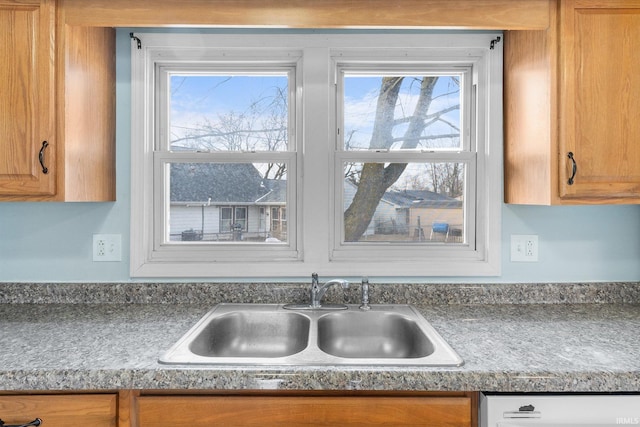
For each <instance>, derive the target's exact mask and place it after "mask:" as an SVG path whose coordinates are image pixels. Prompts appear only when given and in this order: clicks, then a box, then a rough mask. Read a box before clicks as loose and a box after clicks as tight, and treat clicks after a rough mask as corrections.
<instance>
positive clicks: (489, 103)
mask: <svg viewBox="0 0 640 427" xmlns="http://www.w3.org/2000/svg"><path fill="white" fill-rule="evenodd" d="M498 35H500V34H499V33H495V32H492V33H481V34H471V33H469V34H465V33H450V34H449V33H448V34H446V35H443V34H441V33H435V34H431V33H420V32H418V33H417V34H413V33H411V32H409V34H408V35H407V34H393V33H389V34H384V33H383V34H359V33H349V34H348V37H345V36H344V35H343V34H333V33H331V34H321V35H316V34H296V33H293V35H290V34H287V33H286V32H285V33H280V34H268V35H260V36H259V37H256V36H255V35H251V34H225V33H224V31H220V32H219V33H218V34H215V35H207V34H158V33H138V34H136V36H137V37H138V38H139V39H140V40H141V49H137V48H136V44H135V43H133V41H132V45H131V46H132V47H131V49H132V90H131V94H132V100H131V106H132V126H131V132H132V143H131V150H132V155H131V161H132V168H131V169H132V179H131V188H132V190H131V197H132V201H131V211H132V216H131V258H130V259H131V265H130V273H131V276H132V277H208V278H220V279H224V278H229V277H236V278H237V277H240V278H241V277H247V278H249V277H261V278H274V279H278V278H287V277H306V276H308V274H310V273H311V272H314V271H316V272H318V273H320V274H323V275H341V276H345V277H349V276H361V275H369V276H372V277H389V276H392V277H394V278H396V280H416V279H419V278H421V277H428V276H492V275H499V274H500V260H501V251H500V243H501V235H500V221H501V178H502V175H501V165H502V154H501V150H502V104H501V98H502V80H501V76H502V46H501V44H500V43H498V44H495V47H494V48H493V49H490V48H489V46H490V45H491V40H493V39H495V38H496V37H497V36H498ZM407 36H409V37H410V39H407ZM327 43H328V44H327ZM329 44H330V45H329ZM370 46H376V48H375V49H372V48H371V47H370ZM203 52H207V53H211V52H214V53H213V54H212V56H213V57H214V58H220V57H221V56H224V55H226V57H227V58H229V57H230V56H231V57H233V56H234V54H237V55H238V56H239V57H243V58H246V55H247V54H248V53H250V54H251V55H253V56H252V58H258V59H263V60H264V61H267V62H268V61H272V64H288V65H289V66H291V64H292V63H294V62H295V64H296V85H295V87H294V88H293V90H294V93H293V94H292V96H293V99H294V100H295V114H294V115H295V116H296V117H297V119H296V122H295V123H294V124H293V125H292V129H293V131H292V133H294V135H293V139H294V140H295V144H297V145H296V146H295V149H294V151H289V152H287V155H289V156H290V157H288V159H290V161H291V162H292V163H291V165H292V166H293V169H292V170H295V174H294V176H292V177H290V179H288V180H287V186H288V187H290V188H288V194H289V197H292V199H288V200H293V201H295V203H294V205H292V206H289V205H287V207H286V208H287V233H288V235H289V239H291V240H290V242H291V245H289V246H287V248H286V249H284V250H280V251H278V250H276V251H272V250H271V248H270V250H269V251H264V250H261V249H255V248H251V249H250V250H247V249H248V248H247V247H246V246H235V247H232V249H233V250H231V251H228V250H226V248H225V256H224V257H222V258H220V257H219V254H220V253H221V250H220V249H217V250H216V249H214V250H213V252H217V255H215V256H212V255H211V248H210V247H207V245H202V244H201V243H200V242H193V243H192V242H189V244H187V245H174V249H173V250H169V251H167V250H166V248H165V247H163V245H158V244H157V241H154V235H157V228H156V229H154V227H153V226H149V224H148V222H149V221H145V218H155V220H154V222H155V223H156V225H157V221H158V219H157V218H158V213H157V207H156V206H157V201H158V199H159V198H161V197H163V195H162V190H161V189H159V188H158V187H159V186H158V185H155V186H154V181H155V182H156V183H157V182H162V180H163V179H164V178H163V177H162V175H161V174H159V173H158V170H161V169H162V167H161V165H162V163H163V162H166V161H167V160H168V157H167V156H166V153H165V154H163V153H160V154H158V153H154V141H153V135H152V134H153V133H154V132H155V131H156V128H155V126H156V123H154V122H155V121H156V119H155V116H154V113H153V111H152V110H153V108H154V107H153V106H154V105H155V98H154V97H155V95H154V93H152V92H153V90H150V87H154V86H153V85H154V83H153V82H152V80H153V78H154V77H153V75H154V72H155V71H154V68H155V63H156V62H157V59H158V58H162V60H163V61H180V60H182V61H184V60H193V59H194V58H198V57H200V58H202V54H203ZM222 52H225V54H224V55H223V53H222ZM415 52H420V53H421V54H429V55H431V56H432V57H433V58H436V59H437V61H454V62H455V61H459V62H463V61H466V62H467V63H469V62H470V61H475V63H477V64H478V66H481V67H482V68H483V70H484V71H483V72H482V73H480V75H478V76H475V77H474V78H477V79H478V80H479V83H480V84H479V85H478V89H477V93H476V95H475V96H476V99H477V101H476V102H477V104H478V111H480V110H482V111H484V113H483V114H484V115H485V117H486V122H482V123H481V122H478V123H475V122H474V123H473V124H472V126H475V127H476V129H477V134H478V135H481V137H482V138H483V139H484V141H485V142H486V144H485V145H484V146H483V147H481V150H482V151H478V152H477V153H476V154H475V155H476V156H477V159H478V160H477V162H478V165H480V166H479V169H483V170H484V175H482V176H480V175H478V176H477V179H476V180H474V181H473V182H472V185H474V186H475V187H476V188H477V191H476V192H471V193H475V194H477V200H476V199H474V200H469V201H467V200H465V203H473V206H474V207H475V209H476V214H475V219H474V221H473V222H472V223H471V226H472V227H476V226H477V228H476V233H475V238H474V239H473V241H472V242H469V243H470V244H469V245H467V246H466V247H465V250H464V251H460V246H459V245H458V246H448V245H438V246H437V247H435V246H434V247H427V251H426V253H428V254H429V257H428V258H426V259H425V257H424V256H415V255H413V256H412V255H410V254H409V253H408V252H406V250H404V249H401V250H399V251H397V253H398V254H399V255H398V256H396V257H395V258H393V257H392V258H389V257H388V256H386V255H385V254H387V255H388V253H387V251H385V249H384V248H373V249H371V250H369V249H367V250H365V251H362V250H361V248H358V247H357V245H356V247H355V249H353V248H349V246H350V245H343V244H342V242H337V240H339V239H336V232H337V230H338V229H339V225H337V223H339V221H334V220H332V219H331V218H332V217H333V218H339V217H340V216H339V215H338V214H337V212H339V211H340V209H338V208H339V206H338V205H339V200H338V196H339V197H340V198H341V197H342V195H341V191H340V193H337V192H336V191H337V190H336V189H337V188H338V187H340V183H339V180H340V176H339V175H340V173H341V168H339V167H338V166H337V165H338V162H339V161H340V160H339V159H341V158H342V157H341V155H337V154H336V153H337V152H338V151H339V150H337V148H338V144H339V142H338V138H337V137H336V134H337V132H336V130H337V128H338V122H339V119H338V116H337V113H336V111H337V104H336V98H337V91H336V87H337V86H336V84H335V83H336V81H335V79H336V78H337V77H336V73H337V70H338V68H337V67H336V65H337V64H338V63H342V64H349V63H350V64H356V63H358V62H360V63H362V61H364V62H366V61H369V62H371V61H372V58H373V59H374V60H375V58H382V56H384V55H386V56H387V57H389V54H391V57H393V55H396V56H397V57H400V56H402V55H406V54H408V53H415ZM229 53H231V55H229ZM381 55H382V56H381ZM237 58H238V57H236V59H237ZM292 58H295V61H292ZM214 60H215V59H214ZM154 61H155V62H154ZM381 62H384V60H382V59H381ZM318 82H321V83H322V84H317V83H318ZM310 83H312V84H310ZM489 88H490V90H489ZM303 94H304V95H303ZM310 111H311V112H312V113H310ZM150 134H151V135H150ZM360 154H363V153H360ZM391 154H392V155H393V156H397V157H398V158H401V157H402V156H404V157H402V158H403V159H407V160H412V161H415V158H413V159H411V158H410V156H411V154H409V153H391ZM412 154H416V153H412ZM269 155H273V153H268V154H267V157H268V156H269ZM279 155H280V157H282V156H281V153H277V154H275V157H278V156H279ZM367 155H369V154H367ZM260 156H262V157H260ZM393 156H392V157H393ZM365 157H366V156H365ZM417 157H419V158H421V159H436V160H437V159H444V158H446V155H443V154H442V153H420V154H419V155H417ZM213 158H214V156H212V155H211V154H209V156H207V155H206V154H205V155H204V156H202V161H219V159H220V157H217V158H216V159H217V160H212V159H213ZM239 158H242V162H245V161H246V162H261V161H264V158H265V157H264V153H241V154H239V155H229V156H227V158H225V160H224V161H230V162H233V161H238V159H239ZM367 158H368V157H367ZM372 158H375V156H373V157H372ZM185 159H186V157H185ZM183 161H191V160H183ZM154 171H155V172H154ZM479 172H482V171H481V170H480V171H479ZM312 177H314V178H312ZM334 196H335V197H334ZM154 203H156V204H154ZM296 204H297V208H296V206H295V205H296ZM154 212H155V213H154ZM327 236H329V238H327ZM277 246H279V245H275V246H274V247H277ZM456 247H457V248H458V249H456ZM175 249H179V250H175ZM254 249H255V250H254ZM409 252H412V250H409ZM380 260H385V261H389V260H391V261H392V262H386V263H381V262H380ZM247 263H251V268H249V269H247V268H246V264H247Z"/></svg>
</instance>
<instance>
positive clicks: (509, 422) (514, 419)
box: [479, 394, 640, 427]
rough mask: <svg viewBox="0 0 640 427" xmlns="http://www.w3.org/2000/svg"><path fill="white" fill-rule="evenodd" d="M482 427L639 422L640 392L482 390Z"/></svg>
mask: <svg viewBox="0 0 640 427" xmlns="http://www.w3.org/2000/svg"><path fill="white" fill-rule="evenodd" d="M479 418H480V427H552V426H553V427H577V426H589V427H613V426H616V427H621V426H625V425H626V426H640V395H631V394H622V395H612V394H604V395H593V394H585V395H575V394H574V395H571V394H566V395H565V394H521V395H505V394H481V395H480V417H479Z"/></svg>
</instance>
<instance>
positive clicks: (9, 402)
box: [0, 394, 116, 427]
mask: <svg viewBox="0 0 640 427" xmlns="http://www.w3.org/2000/svg"><path fill="white" fill-rule="evenodd" d="M36 418H40V419H41V420H42V426H43V427H70V426H91V427H115V425H116V395H114V394H105V395H101V394H96V395H91V394H87V395H83V394H79V395H24V396H23V395H20V396H2V395H0V419H1V420H2V421H4V422H5V424H7V425H21V424H26V423H29V422H31V421H33V420H35V419H36Z"/></svg>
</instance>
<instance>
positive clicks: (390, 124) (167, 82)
mask: <svg viewBox="0 0 640 427" xmlns="http://www.w3.org/2000/svg"><path fill="white" fill-rule="evenodd" d="M496 37H497V35H496V34H473V35H471V34H464V33H456V34H454V33H438V34H421V33H417V32H416V33H413V32H406V33H405V34H384V33H378V34H361V33H349V32H347V33H344V34H335V33H328V32H327V33H319V34H313V33H304V34H297V33H291V34H289V33H287V32H280V33H277V34H276V33H268V34H261V35H260V36H259V37H258V36H255V35H249V34H246V35H245V34H233V35H229V34H225V32H224V31H222V32H220V33H219V34H215V35H212V34H197V35H196V34H157V33H140V34H136V35H135V43H132V112H133V121H132V230H131V239H132V242H131V274H132V276H134V277H245V276H246V277H251V276H253V277H256V276H257V277H265V278H268V277H274V278H277V277H303V276H307V275H309V274H310V273H311V272H318V273H320V274H322V275H340V276H361V275H370V276H394V277H420V276H433V275H439V276H444V275H448V276H452V275H455V276H465V275H496V274H499V265H500V263H499V258H500V250H499V242H500V236H499V234H500V232H499V224H500V187H501V185H500V180H501V174H500V173H499V170H500V165H501V157H500V152H501V138H502V134H501V125H502V118H501V115H502V107H501V64H502V58H501V48H500V44H499V43H497V44H496V43H495V40H496ZM138 40H139V41H140V44H139V46H140V47H139V48H138ZM492 40H493V41H494V42H493V43H492ZM372 46H375V47H372ZM490 46H492V48H490Z"/></svg>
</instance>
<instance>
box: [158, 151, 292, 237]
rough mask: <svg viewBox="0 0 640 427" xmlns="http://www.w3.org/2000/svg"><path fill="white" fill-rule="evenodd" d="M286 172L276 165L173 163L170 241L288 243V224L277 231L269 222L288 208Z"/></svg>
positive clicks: (284, 167)
mask: <svg viewBox="0 0 640 427" xmlns="http://www.w3.org/2000/svg"><path fill="white" fill-rule="evenodd" d="M286 172H287V168H286V165H285V164H273V163H171V165H170V176H169V186H170V203H169V221H168V228H169V230H168V234H169V240H171V241H185V240H187V241H193V240H202V241H206V242H210V243H215V242H230V241H233V242H253V243H255V242H265V241H268V242H270V243H271V242H275V243H277V242H286V241H287V232H286V223H282V222H279V223H278V229H277V230H272V224H273V222H272V221H271V220H270V219H269V212H272V211H273V210H274V209H276V210H280V209H284V208H285V207H286V205H287V173H286ZM267 239H269V240H267Z"/></svg>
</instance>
